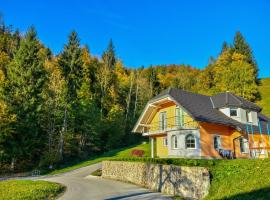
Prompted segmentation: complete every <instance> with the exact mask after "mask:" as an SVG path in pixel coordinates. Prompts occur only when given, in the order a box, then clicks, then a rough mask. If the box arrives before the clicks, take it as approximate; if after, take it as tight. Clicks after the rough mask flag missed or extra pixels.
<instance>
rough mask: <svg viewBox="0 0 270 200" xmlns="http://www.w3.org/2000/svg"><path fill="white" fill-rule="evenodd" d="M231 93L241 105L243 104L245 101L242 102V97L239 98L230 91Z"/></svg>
mask: <svg viewBox="0 0 270 200" xmlns="http://www.w3.org/2000/svg"><path fill="white" fill-rule="evenodd" d="M230 95H231V96H232V97H233V98H234V99H236V100H237V101H238V102H240V104H241V105H243V102H242V101H241V100H240V99H238V97H237V96H236V95H235V94H233V93H231V92H230Z"/></svg>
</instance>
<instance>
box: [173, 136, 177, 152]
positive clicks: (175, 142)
mask: <svg viewBox="0 0 270 200" xmlns="http://www.w3.org/2000/svg"><path fill="white" fill-rule="evenodd" d="M172 148H173V149H177V148H178V141H177V136H176V135H173V136H172Z"/></svg>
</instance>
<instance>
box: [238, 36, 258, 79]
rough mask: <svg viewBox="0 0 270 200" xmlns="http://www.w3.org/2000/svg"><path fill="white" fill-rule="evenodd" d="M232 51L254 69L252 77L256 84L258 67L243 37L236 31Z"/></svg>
mask: <svg viewBox="0 0 270 200" xmlns="http://www.w3.org/2000/svg"><path fill="white" fill-rule="evenodd" d="M233 50H234V51H235V52H236V53H240V54H242V55H244V56H245V61H246V62H248V63H249V64H251V65H252V66H253V68H254V76H255V78H256V82H257V83H258V66H257V63H256V61H255V58H254V56H253V52H252V49H251V47H250V46H249V44H248V43H247V42H246V39H245V38H244V36H243V35H242V34H241V33H240V32H239V31H238V32H236V34H235V36H234V43H233Z"/></svg>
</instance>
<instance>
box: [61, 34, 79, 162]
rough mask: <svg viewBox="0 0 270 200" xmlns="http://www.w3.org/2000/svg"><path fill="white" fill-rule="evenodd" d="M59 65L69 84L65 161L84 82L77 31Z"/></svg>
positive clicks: (64, 117)
mask: <svg viewBox="0 0 270 200" xmlns="http://www.w3.org/2000/svg"><path fill="white" fill-rule="evenodd" d="M58 64H59V66H60V68H61V71H62V74H63V76H64V78H65V81H66V84H67V95H66V98H65V101H66V102H65V106H64V116H63V127H62V131H61V132H60V139H59V156H60V159H63V148H64V139H65V135H66V134H67V132H68V128H70V130H71V132H73V131H75V130H74V126H73V124H76V120H77V119H76V118H73V116H72V115H71V114H72V113H74V112H72V111H73V110H76V109H77V102H76V98H77V92H78V90H79V88H80V85H81V80H82V65H83V63H82V50H81V48H80V41H79V38H78V35H77V33H76V32H75V31H73V32H71V34H70V36H69V38H68V44H66V45H65V46H64V50H63V52H62V53H61V54H60V56H59V60H58ZM69 111H71V112H69ZM68 126H69V127H68Z"/></svg>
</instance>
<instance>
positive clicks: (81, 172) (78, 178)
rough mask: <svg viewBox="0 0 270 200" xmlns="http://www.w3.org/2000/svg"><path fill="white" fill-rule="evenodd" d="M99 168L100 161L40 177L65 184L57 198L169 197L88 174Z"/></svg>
mask: <svg viewBox="0 0 270 200" xmlns="http://www.w3.org/2000/svg"><path fill="white" fill-rule="evenodd" d="M99 168H101V163H97V164H94V165H90V166H87V167H83V168H80V169H77V170H75V171H72V172H67V173H64V174H59V175H56V176H51V177H42V178H40V179H41V180H46V181H52V182H57V183H62V184H64V185H65V186H67V190H66V192H65V193H64V194H63V196H61V197H60V198H59V200H86V199H87V200H89V199H91V200H95V199H96V200H99V199H107V200H109V199H110V200H114V199H129V200H131V199H133V200H135V199H136V200H137V199H144V200H150V199H171V197H168V196H165V195H162V194H161V193H157V192H152V191H150V190H147V189H145V188H141V187H138V186H136V185H132V184H128V183H123V182H119V181H114V180H109V179H103V178H101V177H96V176H91V175H90V173H91V172H93V171H95V170H97V169H99Z"/></svg>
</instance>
